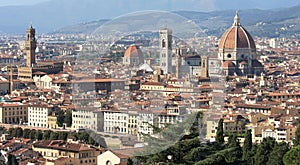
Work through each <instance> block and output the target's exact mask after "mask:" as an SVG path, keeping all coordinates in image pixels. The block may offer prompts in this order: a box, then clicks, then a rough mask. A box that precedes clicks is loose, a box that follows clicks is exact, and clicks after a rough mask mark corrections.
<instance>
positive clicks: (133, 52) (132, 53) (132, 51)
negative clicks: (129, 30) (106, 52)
mask: <svg viewBox="0 0 300 165" xmlns="http://www.w3.org/2000/svg"><path fill="white" fill-rule="evenodd" d="M130 57H133V58H141V57H143V53H142V51H141V49H139V47H138V46H136V45H131V46H129V47H128V48H127V50H126V51H125V53H124V58H130Z"/></svg>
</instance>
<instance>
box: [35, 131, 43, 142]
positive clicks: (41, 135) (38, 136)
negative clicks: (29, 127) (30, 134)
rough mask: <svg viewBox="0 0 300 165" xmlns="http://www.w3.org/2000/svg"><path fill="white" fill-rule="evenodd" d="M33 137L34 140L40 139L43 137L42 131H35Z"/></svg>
mask: <svg viewBox="0 0 300 165" xmlns="http://www.w3.org/2000/svg"><path fill="white" fill-rule="evenodd" d="M35 139H36V140H42V139H43V132H42V131H41V130H38V131H36V134H35Z"/></svg>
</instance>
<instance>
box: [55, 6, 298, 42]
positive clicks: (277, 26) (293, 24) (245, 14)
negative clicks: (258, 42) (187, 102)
mask: <svg viewBox="0 0 300 165" xmlns="http://www.w3.org/2000/svg"><path fill="white" fill-rule="evenodd" d="M173 13H175V14H178V15H180V16H183V17H185V18H187V19H189V20H192V21H194V22H195V23H196V24H197V25H198V26H199V27H200V29H202V30H205V31H206V34H208V35H217V36H220V35H222V34H223V32H224V31H225V30H226V29H227V28H229V27H230V26H231V25H232V23H233V18H234V15H235V11H234V10H224V11H213V12H195V11H175V12H173ZM239 16H240V19H241V24H242V25H243V26H244V27H245V28H246V29H247V30H248V31H249V32H250V33H251V34H252V35H253V36H260V37H280V36H297V37H300V5H298V6H294V7H291V8H286V9H280V10H258V9H251V10H241V11H239ZM141 17H142V16H141ZM143 19H147V18H143ZM125 20H126V19H125ZM108 21H109V20H100V21H92V22H88V23H84V24H77V25H72V26H67V27H64V28H62V29H59V30H57V31H54V33H74V34H76V33H91V32H92V31H93V30H95V29H96V28H97V27H99V26H101V25H102V24H103V23H105V22H108ZM147 21H148V20H147ZM149 21H150V22H147V23H149V24H155V22H151V21H156V20H153V19H149ZM119 24H120V25H119V26H123V24H124V22H122V23H121V22H119ZM134 24H135V25H136V26H139V25H138V23H136V22H135V23H134ZM114 26H118V24H117V25H114ZM140 26H142V25H140ZM178 26H179V25H178Z"/></svg>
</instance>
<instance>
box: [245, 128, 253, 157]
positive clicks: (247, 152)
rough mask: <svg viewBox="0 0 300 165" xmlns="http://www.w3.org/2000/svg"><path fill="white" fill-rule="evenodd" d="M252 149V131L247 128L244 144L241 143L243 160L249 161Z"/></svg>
mask: <svg viewBox="0 0 300 165" xmlns="http://www.w3.org/2000/svg"><path fill="white" fill-rule="evenodd" d="M251 150H252V133H251V130H247V133H246V137H245V141H244V145H243V160H246V161H249V160H250V158H251V156H250V154H251V153H250V152H251Z"/></svg>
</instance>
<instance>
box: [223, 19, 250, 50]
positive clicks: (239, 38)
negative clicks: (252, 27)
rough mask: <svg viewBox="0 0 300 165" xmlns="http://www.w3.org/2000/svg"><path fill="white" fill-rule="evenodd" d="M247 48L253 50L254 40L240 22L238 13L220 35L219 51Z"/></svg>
mask: <svg viewBox="0 0 300 165" xmlns="http://www.w3.org/2000/svg"><path fill="white" fill-rule="evenodd" d="M236 48H249V49H252V50H255V49H256V47H255V42H254V40H253V38H252V37H251V35H250V34H249V33H248V32H247V31H246V29H244V28H243V26H241V24H240V19H239V17H238V13H237V14H236V16H235V17H234V23H233V25H232V27H230V28H229V29H228V30H227V31H226V32H225V33H224V34H223V36H222V37H221V40H220V42H219V51H223V50H224V49H236Z"/></svg>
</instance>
